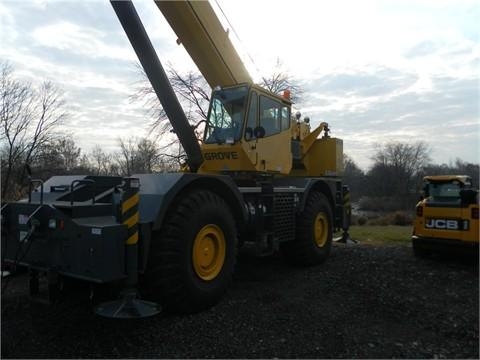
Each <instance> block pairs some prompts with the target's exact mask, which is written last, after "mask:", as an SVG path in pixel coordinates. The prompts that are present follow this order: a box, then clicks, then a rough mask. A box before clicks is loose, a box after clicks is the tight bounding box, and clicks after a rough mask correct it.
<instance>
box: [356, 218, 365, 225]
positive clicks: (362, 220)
mask: <svg viewBox="0 0 480 360" xmlns="http://www.w3.org/2000/svg"><path fill="white" fill-rule="evenodd" d="M357 223H358V225H360V226H362V225H365V224H366V223H367V218H366V217H365V216H359V217H358V219H357Z"/></svg>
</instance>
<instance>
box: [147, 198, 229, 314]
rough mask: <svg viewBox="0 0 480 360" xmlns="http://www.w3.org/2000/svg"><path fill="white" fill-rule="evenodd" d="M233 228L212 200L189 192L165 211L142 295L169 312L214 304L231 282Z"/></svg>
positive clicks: (222, 207) (220, 205) (223, 207)
mask: <svg viewBox="0 0 480 360" xmlns="http://www.w3.org/2000/svg"><path fill="white" fill-rule="evenodd" d="M236 241H237V234H236V227H235V220H234V218H233V215H232V213H231V210H230V208H229V207H228V205H227V204H226V203H225V201H224V200H223V199H222V198H220V197H219V196H218V195H216V194H214V193H212V192H210V191H207V190H197V191H192V192H189V193H188V194H186V195H184V196H183V197H182V198H180V199H179V200H178V201H177V202H176V203H175V204H174V205H173V206H172V208H171V209H170V210H169V212H168V214H167V216H166V219H165V221H164V224H163V226H162V228H161V230H160V231H159V232H158V233H156V234H155V236H154V238H152V244H151V248H150V255H149V261H148V264H147V271H146V274H145V282H144V290H145V291H144V294H145V295H146V297H147V299H148V298H150V299H152V300H155V301H158V302H160V304H161V305H162V306H163V308H164V309H165V310H167V311H170V312H180V313H193V312H198V311H202V310H204V309H206V308H209V307H211V306H213V305H214V304H216V303H217V302H218V301H219V300H220V299H221V297H222V296H223V294H224V292H225V290H226V289H227V287H228V285H229V284H230V282H231V279H232V273H233V270H234V266H235V260H236Z"/></svg>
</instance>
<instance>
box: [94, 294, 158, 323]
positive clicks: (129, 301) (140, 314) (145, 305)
mask: <svg viewBox="0 0 480 360" xmlns="http://www.w3.org/2000/svg"><path fill="white" fill-rule="evenodd" d="M161 310H162V308H161V306H160V305H159V304H157V303H154V302H151V301H145V300H140V299H137V293H136V291H132V292H128V293H125V294H124V295H123V297H122V298H121V299H118V300H114V301H109V302H106V303H102V304H100V305H98V306H97V307H96V308H95V313H96V314H97V315H100V316H103V317H107V318H114V319H139V318H144V317H149V316H153V315H157V314H158V313H160V311H161Z"/></svg>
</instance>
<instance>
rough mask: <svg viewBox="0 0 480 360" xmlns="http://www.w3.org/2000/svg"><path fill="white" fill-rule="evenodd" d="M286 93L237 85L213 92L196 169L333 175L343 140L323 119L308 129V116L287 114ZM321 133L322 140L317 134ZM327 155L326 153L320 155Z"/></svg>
mask: <svg viewBox="0 0 480 360" xmlns="http://www.w3.org/2000/svg"><path fill="white" fill-rule="evenodd" d="M291 105H292V103H291V102H290V99H289V98H288V97H282V96H279V95H276V94H273V93H271V92H268V91H267V90H265V89H263V88H261V87H259V86H257V85H248V84H241V85H236V86H229V87H216V88H215V89H214V90H213V93H212V97H211V101H210V108H209V111H208V115H207V122H206V127H205V132H204V140H203V144H202V146H201V151H202V155H203V159H204V162H203V163H202V165H201V166H200V169H199V172H201V173H225V172H232V171H235V172H262V173H273V174H283V175H296V176H338V175H341V173H342V172H343V142H342V140H341V139H336V138H331V137H330V135H329V131H330V129H329V128H328V124H327V123H321V124H320V125H319V126H317V127H316V128H315V129H313V130H312V131H311V130H310V123H309V119H308V118H304V119H303V120H301V119H300V117H301V116H300V114H296V116H295V118H293V119H292V117H291ZM322 133H323V137H322V138H318V137H319V135H320V134H322ZM325 154H328V156H325Z"/></svg>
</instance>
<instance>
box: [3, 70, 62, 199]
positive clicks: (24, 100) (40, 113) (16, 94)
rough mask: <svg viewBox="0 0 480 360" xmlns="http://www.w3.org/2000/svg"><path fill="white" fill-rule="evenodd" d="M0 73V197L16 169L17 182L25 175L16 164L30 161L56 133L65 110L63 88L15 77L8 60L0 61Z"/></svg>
mask: <svg viewBox="0 0 480 360" xmlns="http://www.w3.org/2000/svg"><path fill="white" fill-rule="evenodd" d="M0 77H1V78H0V92H1V95H0V96H1V109H0V122H1V133H0V141H1V143H2V197H3V198H6V196H7V194H9V191H10V190H11V187H12V186H13V185H14V184H13V180H14V179H13V178H12V175H13V173H14V172H17V176H18V177H17V179H16V181H17V182H18V181H21V179H23V178H24V175H25V168H24V167H23V166H20V165H19V164H25V163H29V162H31V161H32V158H33V157H34V156H35V154H36V152H37V151H38V150H39V149H40V148H41V147H42V146H44V145H45V144H47V143H48V142H49V141H52V140H53V139H54V138H55V137H56V135H57V134H56V132H55V131H56V129H57V127H58V125H59V124H60V123H61V122H62V121H63V120H64V119H65V117H66V112H65V110H64V107H65V101H64V100H63V96H62V92H61V91H60V89H58V88H57V87H56V86H54V85H53V84H52V83H51V82H48V81H46V82H44V83H43V84H42V85H41V86H40V87H39V89H35V88H34V87H32V85H31V84H29V83H24V82H21V81H19V80H17V79H15V78H14V76H13V68H12V66H11V65H9V64H8V63H2V64H1V65H0ZM14 196H16V195H14Z"/></svg>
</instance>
